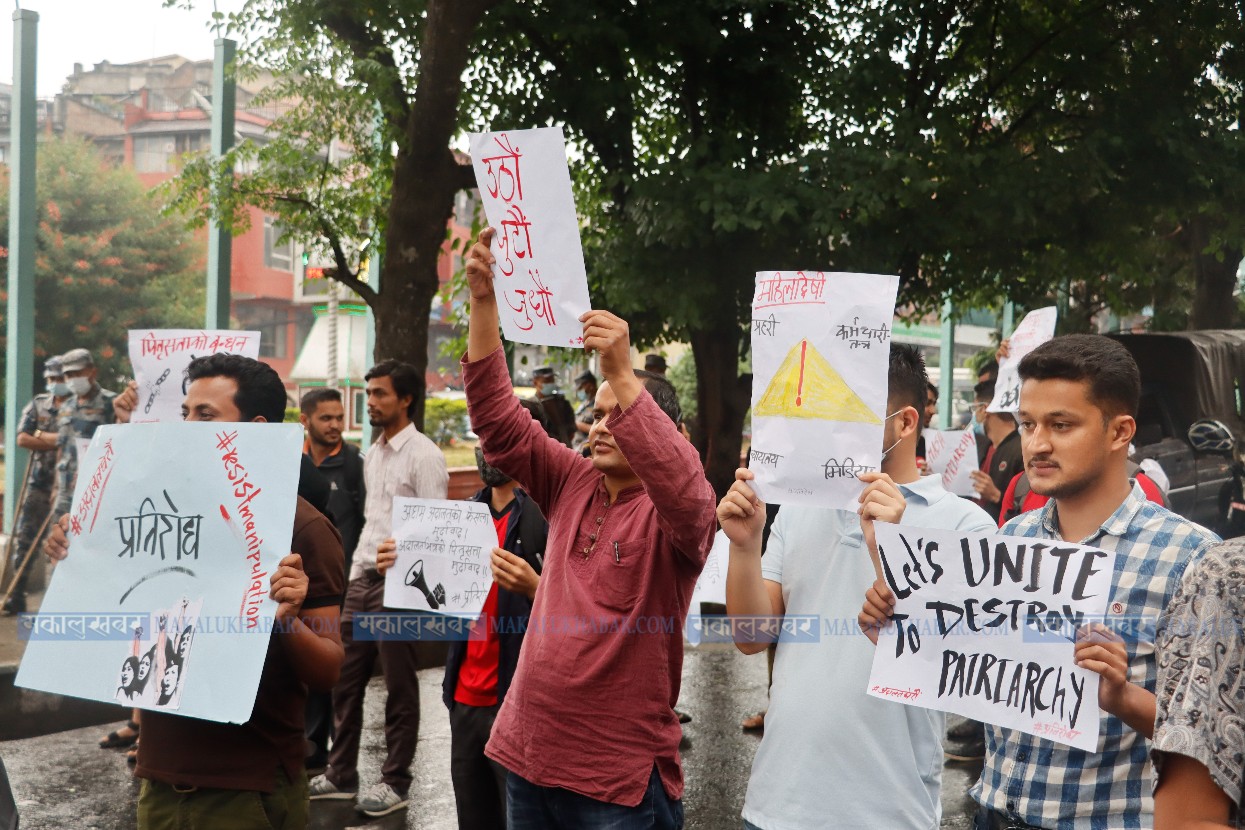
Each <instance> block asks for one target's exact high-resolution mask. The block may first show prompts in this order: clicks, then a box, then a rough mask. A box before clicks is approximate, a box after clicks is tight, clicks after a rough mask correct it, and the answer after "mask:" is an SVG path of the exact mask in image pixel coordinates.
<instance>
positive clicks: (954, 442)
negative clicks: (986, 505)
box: [923, 429, 977, 498]
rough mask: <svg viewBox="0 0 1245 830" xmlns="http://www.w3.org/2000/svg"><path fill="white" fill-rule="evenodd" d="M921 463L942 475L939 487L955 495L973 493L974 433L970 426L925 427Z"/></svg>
mask: <svg viewBox="0 0 1245 830" xmlns="http://www.w3.org/2000/svg"><path fill="white" fill-rule="evenodd" d="M923 434H924V435H925V463H926V464H927V465H928V466H929V469H930V470H931V471H932V472H933V473H934V474H935V475H937V476H940V477H941V478H942V489H944V490H946V491H947V492H948V493H953V494H955V495H957V496H967V497H970V498H971V497H976V495H977V491H976V490H975V489H974V488H973V470H976V469H977V436H976V435H975V434H974V433H973V431H972V430H971V429H949V430H942V429H927V430H925V432H924V433H923Z"/></svg>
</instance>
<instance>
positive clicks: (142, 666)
mask: <svg viewBox="0 0 1245 830" xmlns="http://www.w3.org/2000/svg"><path fill="white" fill-rule="evenodd" d="M149 674H151V652H150V651H148V652H147V653H146V654H144V655H143V657H142V659H141V660H139V661H138V679H139V680H146V679H147V675H149Z"/></svg>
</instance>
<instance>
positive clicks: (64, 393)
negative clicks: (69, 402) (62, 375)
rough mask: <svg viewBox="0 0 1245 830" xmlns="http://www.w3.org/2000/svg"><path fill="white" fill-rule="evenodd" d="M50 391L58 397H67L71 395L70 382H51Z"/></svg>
mask: <svg viewBox="0 0 1245 830" xmlns="http://www.w3.org/2000/svg"><path fill="white" fill-rule="evenodd" d="M48 391H49V392H51V393H52V394H53V395H55V396H56V397H58V398H65V397H68V396H69V384H67V383H65V381H63V380H62V381H61V382H60V383H49V384H48Z"/></svg>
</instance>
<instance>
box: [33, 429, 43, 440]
mask: <svg viewBox="0 0 1245 830" xmlns="http://www.w3.org/2000/svg"><path fill="white" fill-rule="evenodd" d="M34 438H35V440H36V441H42V440H43V430H41V429H36V430H35V435H34Z"/></svg>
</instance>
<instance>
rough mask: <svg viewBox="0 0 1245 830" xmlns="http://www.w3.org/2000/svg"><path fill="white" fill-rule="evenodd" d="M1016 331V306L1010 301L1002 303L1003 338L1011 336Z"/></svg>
mask: <svg viewBox="0 0 1245 830" xmlns="http://www.w3.org/2000/svg"><path fill="white" fill-rule="evenodd" d="M1015 330H1016V304H1015V303H1013V302H1012V301H1011V300H1008V301H1007V302H1005V303H1003V338H1004V339H1007V338H1008V337H1011V336H1012V332H1013V331H1015Z"/></svg>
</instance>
